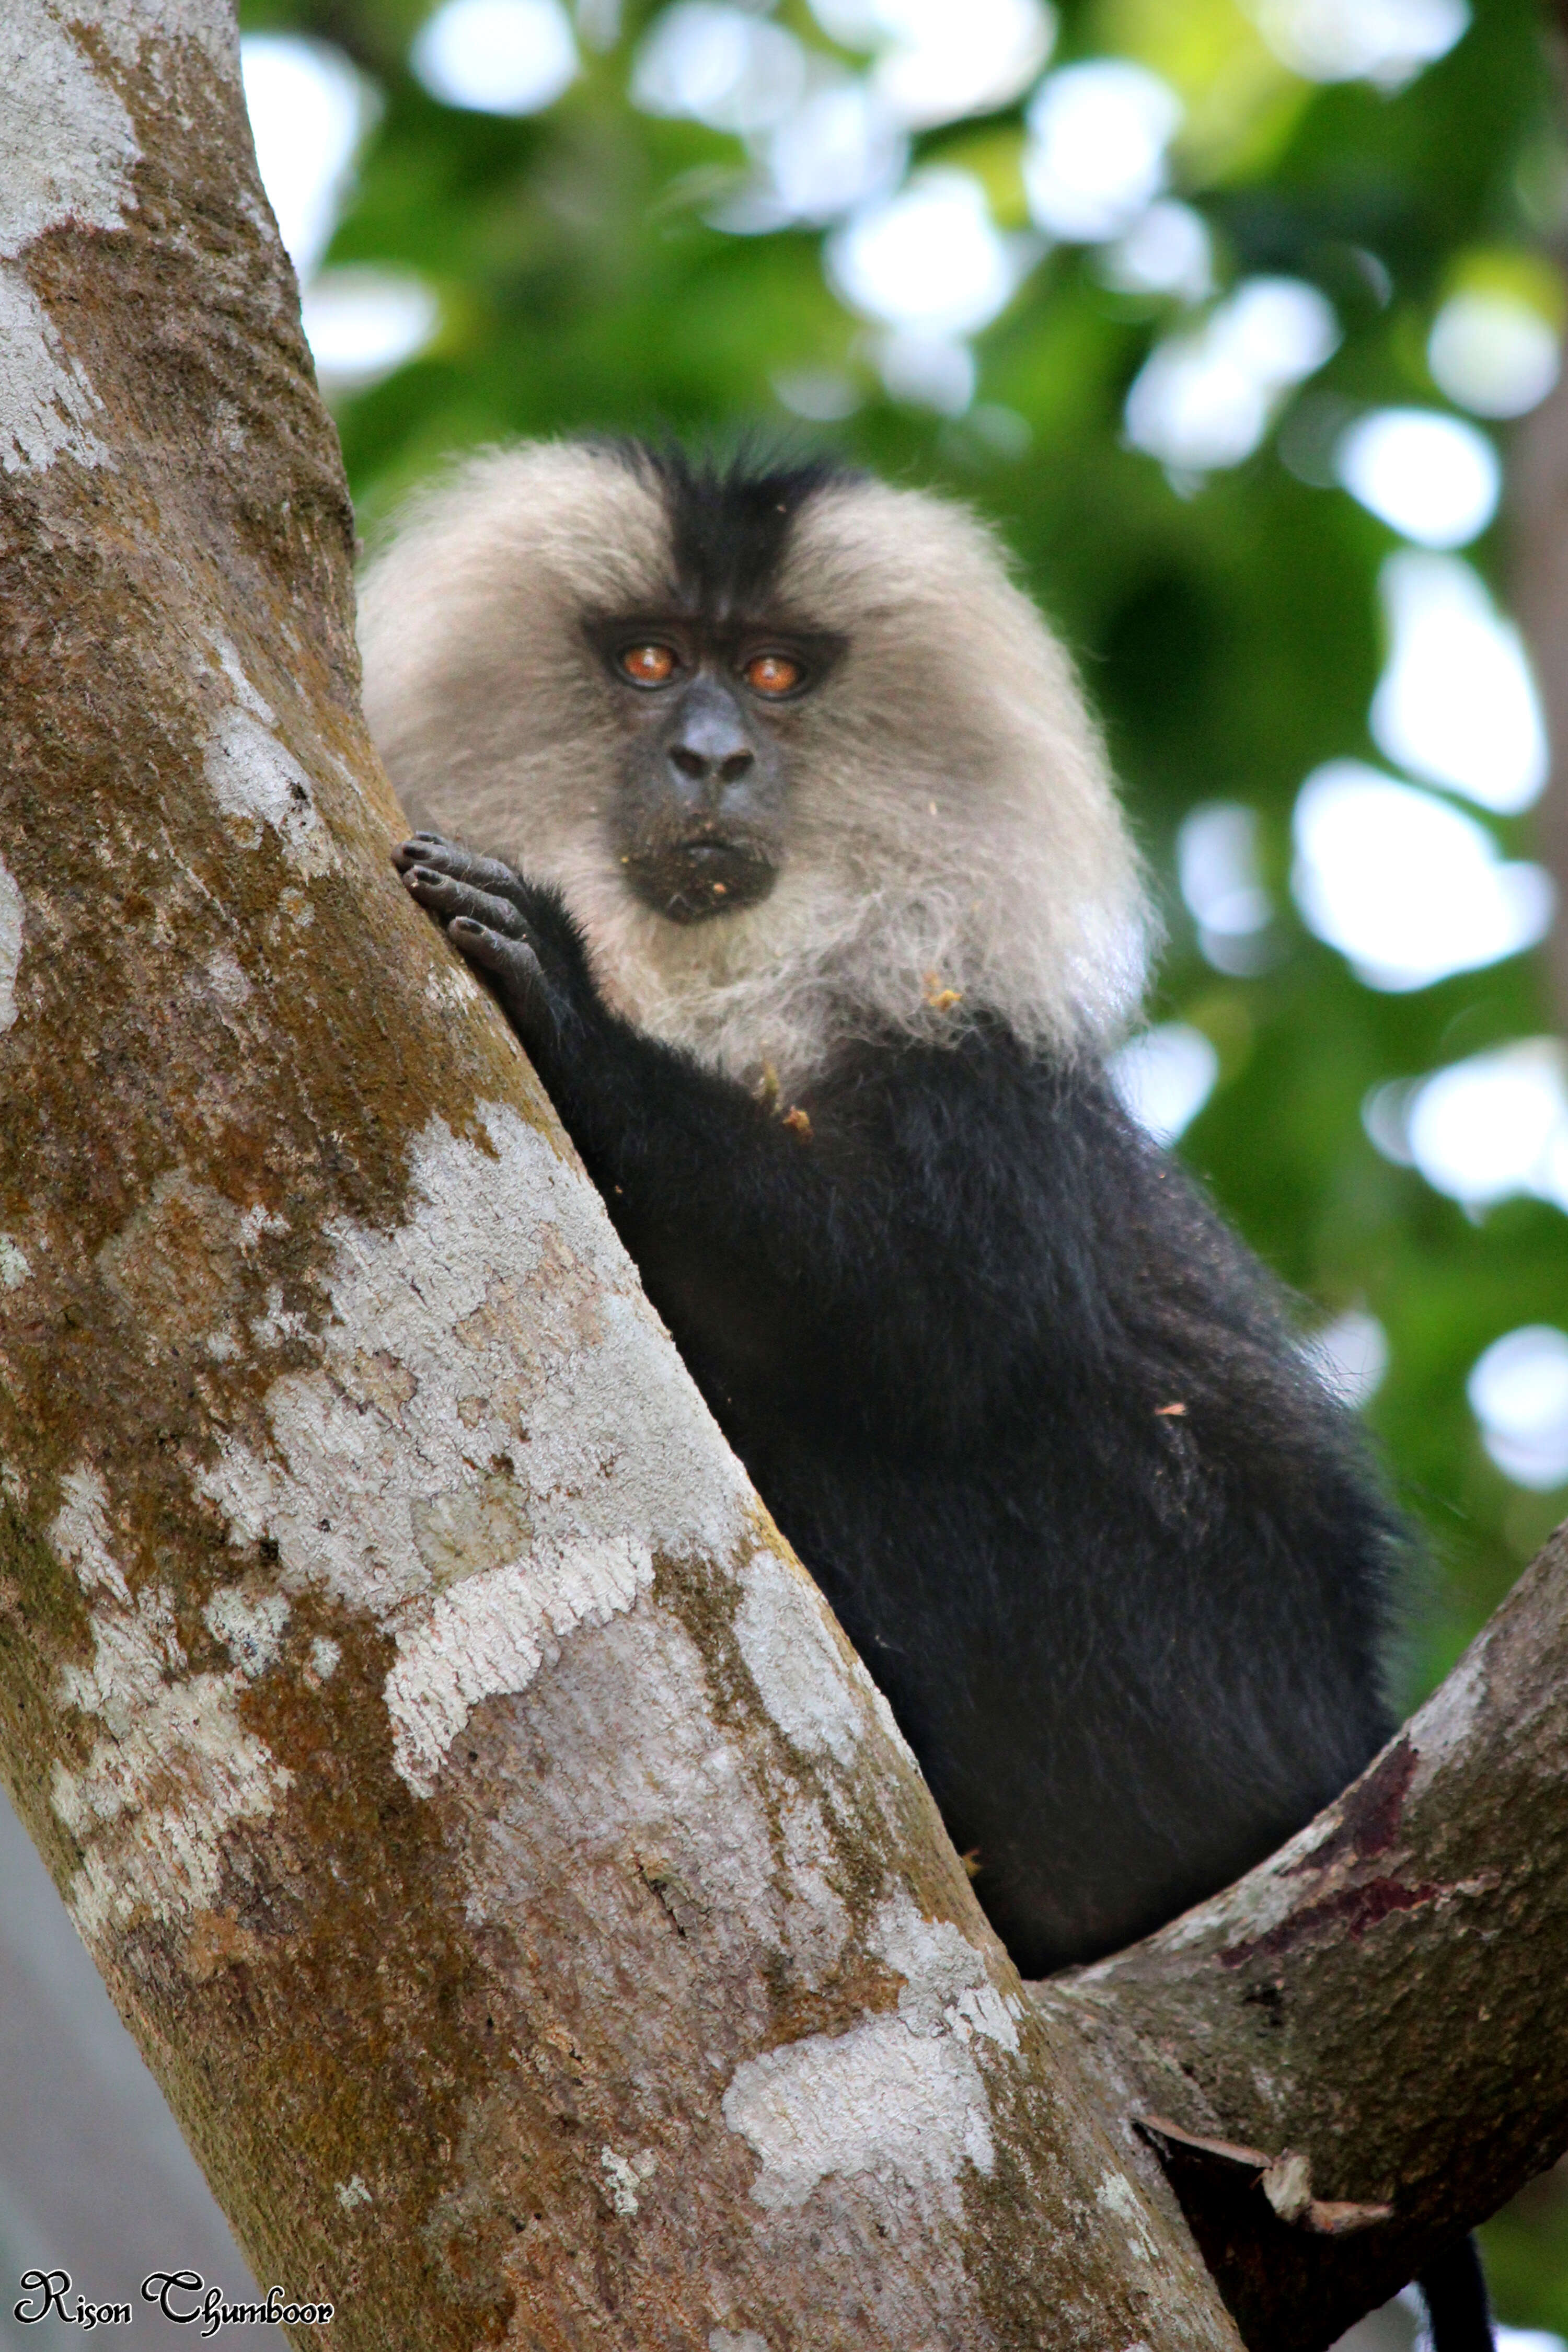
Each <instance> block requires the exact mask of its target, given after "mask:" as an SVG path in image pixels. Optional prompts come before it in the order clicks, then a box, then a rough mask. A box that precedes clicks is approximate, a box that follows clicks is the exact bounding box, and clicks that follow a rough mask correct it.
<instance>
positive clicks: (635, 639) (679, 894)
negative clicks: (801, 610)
mask: <svg viewBox="0 0 1568 2352" xmlns="http://www.w3.org/2000/svg"><path fill="white" fill-rule="evenodd" d="M589 637H590V642H591V644H592V645H593V646H594V648H595V653H596V655H597V657H598V659H599V661H600V662H601V663H602V665H603V667H604V670H605V676H606V679H607V684H608V690H609V693H610V696H611V698H612V702H613V706H614V709H615V714H616V725H617V728H618V730H619V733H620V740H621V756H620V761H619V774H618V779H617V789H616V801H615V805H614V808H613V811H612V812H611V820H610V821H611V829H612V834H613V836H614V842H615V853H616V857H617V858H618V860H619V863H620V866H621V870H622V872H623V873H624V875H625V877H626V881H627V883H628V884H629V886H630V887H631V888H632V890H633V891H634V892H635V893H636V895H637V898H640V899H641V900H642V902H643V904H644V905H645V906H647V907H651V908H653V909H654V911H655V912H656V913H657V914H660V915H663V916H666V917H667V918H668V920H669V921H671V922H673V923H682V924H685V923H700V922H705V921H707V920H708V919H710V917H712V916H715V915H722V914H729V913H734V912H736V911H737V910H738V909H740V908H743V907H754V906H756V905H758V904H759V903H760V902H761V901H762V900H763V898H766V897H767V896H768V893H769V892H770V891H771V890H772V888H773V884H774V883H775V882H776V880H777V879H778V875H779V868H780V866H781V864H782V862H783V858H784V820H785V814H786V810H787V806H788V802H789V791H790V771H791V764H792V752H793V751H794V750H795V737H796V735H797V733H798V727H799V714H800V711H801V707H802V705H803V704H804V703H805V702H806V701H807V700H808V699H809V698H810V697H811V696H812V695H813V694H814V693H815V692H816V689H817V688H818V687H819V686H820V685H821V684H822V682H823V680H824V679H825V678H826V676H827V673H828V671H829V670H830V669H831V667H832V666H833V663H834V660H835V658H836V656H837V652H838V650H839V647H838V645H837V641H835V640H834V639H831V638H829V637H826V636H824V635H816V634H813V633H809V632H802V631H800V630H791V629H780V628H774V627H770V626H766V625H758V624H751V623H742V622H732V623H724V622H715V621H711V620H708V619H704V618H700V617H692V616H690V615H674V614H627V615H623V616H620V617H617V618H615V619H611V620H607V621H599V622H596V623H595V624H594V625H592V626H591V627H590V630H589Z"/></svg>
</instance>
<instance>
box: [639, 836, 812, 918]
mask: <svg viewBox="0 0 1568 2352" xmlns="http://www.w3.org/2000/svg"><path fill="white" fill-rule="evenodd" d="M625 872H626V879H627V881H628V882H629V883H630V884H631V887H632V888H633V889H634V890H635V891H636V893H637V897H638V898H640V899H641V900H642V902H643V905H644V906H645V907H651V908H653V910H654V912H655V914H656V915H663V916H664V917H665V919H667V921H668V922H671V923H680V924H683V925H684V924H690V923H707V922H711V921H712V919H713V918H714V917H715V916H716V915H734V914H738V913H739V912H740V911H741V909H742V908H744V907H757V906H760V905H761V904H762V902H763V899H764V898H766V897H767V895H768V893H769V892H770V890H772V888H773V884H774V883H775V882H776V881H777V880H778V867H777V866H775V865H774V864H773V860H772V859H771V858H770V857H767V856H763V853H762V851H761V850H759V849H757V848H755V847H753V846H752V845H749V844H747V843H744V842H736V841H722V840H718V841H716V840H711V839H708V840H701V841H681V842H671V843H669V844H668V845H661V846H660V847H658V849H650V850H643V851H641V852H638V851H633V853H632V854H631V855H630V856H628V857H627V858H626V861H625Z"/></svg>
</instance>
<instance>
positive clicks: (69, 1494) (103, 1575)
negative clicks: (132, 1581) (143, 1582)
mask: <svg viewBox="0 0 1568 2352" xmlns="http://www.w3.org/2000/svg"><path fill="white" fill-rule="evenodd" d="M60 1495H61V1498H62V1499H61V1502H60V1507H59V1509H58V1511H57V1512H56V1514H55V1517H54V1520H53V1522H52V1524H51V1525H50V1527H49V1529H48V1539H49V1543H50V1545H51V1547H52V1548H53V1550H54V1554H55V1557H56V1559H58V1560H62V1561H63V1562H64V1564H65V1565H66V1567H67V1568H68V1569H69V1570H71V1571H72V1573H73V1574H74V1576H75V1577H76V1580H77V1582H78V1583H79V1585H80V1586H81V1589H82V1591H84V1592H86V1593H88V1594H89V1595H90V1594H94V1593H98V1592H107V1593H110V1594H111V1595H112V1596H113V1598H114V1599H115V1600H116V1601H119V1602H120V1604H121V1607H122V1608H126V1609H129V1608H130V1606H131V1587H130V1586H129V1585H128V1584H127V1583H126V1581H125V1579H124V1577H123V1576H122V1575H121V1570H120V1562H119V1561H118V1560H117V1559H115V1557H114V1554H113V1552H112V1550H111V1549H110V1540H109V1516H108V1514H109V1489H108V1487H107V1486H105V1485H104V1483H103V1480H102V1478H101V1477H100V1475H99V1473H98V1472H97V1471H96V1470H95V1469H93V1467H92V1466H91V1465H90V1464H89V1463H86V1462H83V1463H79V1465H78V1466H77V1467H76V1469H74V1470H68V1471H67V1473H66V1475H65V1476H64V1477H63V1478H62V1479H61V1481H60Z"/></svg>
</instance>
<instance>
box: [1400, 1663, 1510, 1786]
mask: <svg viewBox="0 0 1568 2352" xmlns="http://www.w3.org/2000/svg"><path fill="white" fill-rule="evenodd" d="M1490 1647H1491V1636H1490V1633H1481V1634H1480V1635H1479V1637H1478V1638H1477V1640H1476V1641H1474V1642H1473V1643H1471V1645H1470V1647H1469V1648H1468V1650H1467V1651H1466V1653H1465V1654H1464V1656H1463V1657H1462V1658H1461V1659H1460V1660H1459V1663H1458V1665H1457V1666H1456V1667H1455V1668H1454V1671H1453V1673H1452V1674H1451V1675H1448V1677H1447V1680H1446V1681H1444V1682H1441V1683H1439V1684H1438V1685H1437V1687H1436V1690H1435V1691H1434V1692H1433V1694H1432V1696H1431V1697H1430V1698H1429V1699H1428V1700H1427V1701H1426V1706H1423V1707H1420V1708H1418V1709H1417V1710H1416V1712H1415V1715H1413V1716H1412V1717H1411V1718H1410V1721H1409V1722H1408V1723H1407V1724H1406V1725H1405V1732H1404V1737H1405V1738H1406V1739H1408V1740H1409V1742H1410V1744H1411V1746H1412V1747H1413V1748H1415V1753H1416V1756H1417V1758H1418V1759H1419V1761H1418V1763H1417V1765H1416V1769H1415V1773H1414V1774H1413V1776H1412V1778H1411V1783H1410V1792H1409V1793H1410V1797H1412V1798H1414V1797H1416V1796H1419V1795H1420V1794H1421V1793H1422V1792H1423V1790H1426V1787H1427V1786H1428V1784H1429V1783H1430V1782H1431V1780H1433V1779H1434V1778H1435V1777H1436V1774H1437V1772H1438V1771H1440V1770H1441V1769H1442V1767H1443V1766H1444V1765H1445V1764H1446V1763H1447V1761H1448V1759H1449V1758H1450V1757H1451V1756H1452V1755H1453V1754H1454V1753H1455V1751H1456V1749H1458V1748H1461V1747H1462V1746H1463V1745H1464V1743H1465V1741H1466V1740H1467V1739H1468V1737H1469V1735H1470V1731H1471V1729H1472V1727H1473V1726H1474V1724H1475V1720H1476V1717H1477V1716H1478V1715H1479V1712H1480V1709H1481V1706H1482V1705H1483V1703H1484V1702H1485V1700H1486V1697H1487V1694H1488V1690H1489V1682H1490V1676H1489V1664H1488V1653H1489V1650H1490ZM1407 1801H1408V1800H1407Z"/></svg>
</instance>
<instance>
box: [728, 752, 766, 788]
mask: <svg viewBox="0 0 1568 2352" xmlns="http://www.w3.org/2000/svg"><path fill="white" fill-rule="evenodd" d="M756 764H757V760H756V754H755V752H754V751H732V752H731V754H730V757H729V758H728V759H727V760H724V761H721V763H720V768H719V775H720V779H721V782H724V783H726V784H738V783H739V782H740V781H741V778H742V776H744V775H747V774H749V773H750V772H751V770H752V768H754V767H755V766H756Z"/></svg>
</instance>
